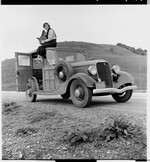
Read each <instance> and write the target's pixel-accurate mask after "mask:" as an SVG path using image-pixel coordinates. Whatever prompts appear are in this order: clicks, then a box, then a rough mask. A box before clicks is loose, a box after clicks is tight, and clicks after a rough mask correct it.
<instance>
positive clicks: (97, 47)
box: [2, 42, 147, 91]
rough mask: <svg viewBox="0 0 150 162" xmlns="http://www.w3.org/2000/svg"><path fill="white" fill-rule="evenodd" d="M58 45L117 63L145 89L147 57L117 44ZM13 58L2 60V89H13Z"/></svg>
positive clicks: (76, 43)
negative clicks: (78, 49) (80, 48)
mask: <svg viewBox="0 0 150 162" xmlns="http://www.w3.org/2000/svg"><path fill="white" fill-rule="evenodd" d="M58 47H82V48H85V49H86V50H87V57H88V59H89V60H90V59H100V58H101V59H105V60H107V61H108V62H109V64H110V67H112V66H113V65H115V64H118V65H119V66H120V67H121V70H124V71H126V72H129V73H130V74H131V75H132V76H133V77H134V79H135V82H136V84H137V86H138V89H139V90H146V89H147V57H146V56H142V55H137V54H135V53H132V52H131V51H129V50H127V49H125V48H122V47H120V46H117V45H108V44H94V43H86V42H58ZM15 76H16V74H15V59H7V60H4V61H3V62H2V90H3V91H4V90H5V91H6V90H7V91H13V90H15Z"/></svg>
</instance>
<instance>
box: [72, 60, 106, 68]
mask: <svg viewBox="0 0 150 162" xmlns="http://www.w3.org/2000/svg"><path fill="white" fill-rule="evenodd" d="M97 62H107V61H105V60H103V59H100V60H90V61H82V62H74V63H71V65H72V66H73V67H77V66H87V65H93V64H96V63H97Z"/></svg>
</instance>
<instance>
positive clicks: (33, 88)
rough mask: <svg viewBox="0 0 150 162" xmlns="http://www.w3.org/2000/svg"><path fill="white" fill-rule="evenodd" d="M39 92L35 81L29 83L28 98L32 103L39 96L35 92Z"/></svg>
mask: <svg viewBox="0 0 150 162" xmlns="http://www.w3.org/2000/svg"><path fill="white" fill-rule="evenodd" d="M35 91H37V87H36V84H35V81H34V80H33V79H32V80H30V82H29V83H27V88H26V98H27V100H28V101H30V102H35V101H36V98H37V95H36V94H34V92H35Z"/></svg>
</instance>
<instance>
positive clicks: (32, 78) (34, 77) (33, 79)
mask: <svg viewBox="0 0 150 162" xmlns="http://www.w3.org/2000/svg"><path fill="white" fill-rule="evenodd" d="M32 79H33V80H34V81H35V84H36V87H37V91H39V85H38V82H37V79H36V78H35V77H31V78H30V79H29V80H28V82H29V83H30V80H32Z"/></svg>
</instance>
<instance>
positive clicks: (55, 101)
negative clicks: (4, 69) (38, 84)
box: [1, 91, 147, 115]
mask: <svg viewBox="0 0 150 162" xmlns="http://www.w3.org/2000/svg"><path fill="white" fill-rule="evenodd" d="M1 95H2V97H1V98H2V102H7V101H14V102H17V103H19V104H29V105H30V104H32V106H33V104H36V105H37V104H39V105H41V106H42V107H43V106H45V107H53V106H55V108H56V109H58V110H59V111H63V110H64V111H65V112H70V113H73V114H76V113H78V112H84V113H86V112H87V113H90V112H91V113H92V114H93V115H94V114H95V115H97V113H100V112H101V111H106V110H108V111H111V112H112V111H114V112H116V111H120V112H125V113H128V112H135V113H140V114H141V113H142V114H146V105H147V103H146V102H147V100H146V97H147V94H146V93H135V92H134V93H133V96H132V98H131V99H130V100H129V101H128V102H126V103H117V102H116V101H115V100H114V99H113V98H112V97H111V96H101V97H93V98H92V102H91V104H90V107H89V108H86V109H81V108H76V107H75V106H74V105H73V104H72V101H71V99H69V100H63V99H62V98H61V97H60V96H37V101H36V102H35V103H30V102H28V101H27V100H26V97H25V93H24V92H14V91H13V92H8V91H3V92H2V94H1ZM92 114H91V115H92Z"/></svg>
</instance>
